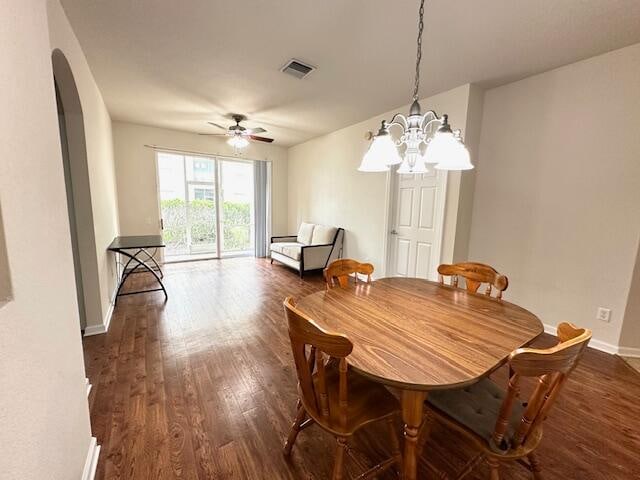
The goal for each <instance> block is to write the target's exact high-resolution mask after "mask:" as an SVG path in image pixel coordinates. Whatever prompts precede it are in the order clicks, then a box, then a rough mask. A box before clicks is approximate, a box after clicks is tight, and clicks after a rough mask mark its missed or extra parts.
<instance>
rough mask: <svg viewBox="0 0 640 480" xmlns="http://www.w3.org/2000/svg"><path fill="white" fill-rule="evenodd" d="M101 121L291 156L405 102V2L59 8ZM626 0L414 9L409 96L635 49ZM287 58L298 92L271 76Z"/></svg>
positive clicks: (637, 13) (410, 12) (408, 14)
mask: <svg viewBox="0 0 640 480" xmlns="http://www.w3.org/2000/svg"><path fill="white" fill-rule="evenodd" d="M62 3H63V5H64V8H65V10H66V12H67V15H68V17H69V20H70V22H71V24H72V26H73V28H74V30H75V32H76V35H77V36H78V39H79V41H80V43H81V45H82V47H83V49H84V52H85V54H86V56H87V59H88V61H89V65H90V66H91V68H92V70H93V73H94V75H95V78H96V81H97V82H98V86H99V87H100V89H101V91H102V94H103V96H104V99H105V101H106V103H107V106H108V108H109V111H110V113H111V115H112V117H113V118H114V119H117V120H126V121H131V122H135V123H142V124H148V125H154V126H160V127H168V128H173V129H178V130H186V131H191V132H203V133H204V132H213V131H214V130H213V128H211V127H208V126H207V125H206V123H205V122H206V121H208V120H211V121H216V122H218V123H223V124H225V125H226V124H228V123H229V121H228V120H225V119H224V118H223V115H224V114H226V113H229V112H239V113H245V114H247V115H248V116H249V118H250V121H249V122H247V126H253V125H256V126H257V125H260V126H262V127H264V128H266V129H267V130H268V134H265V136H273V137H274V138H275V139H276V143H277V144H280V145H293V144H296V143H300V142H302V141H304V140H307V139H309V138H312V137H315V136H318V135H320V134H323V133H326V132H330V131H333V130H336V129H337V128H340V127H343V126H346V125H350V124H352V123H355V122H358V121H361V120H364V119H366V118H369V117H371V116H374V115H376V114H378V113H380V112H384V111H387V110H390V109H393V108H395V107H397V106H399V105H403V104H405V103H408V101H409V100H410V96H411V89H412V82H413V70H414V66H413V63H414V58H415V36H416V31H417V27H416V23H417V7H418V0H395V1H391V0H321V1H319V0H270V1H269V0H246V1H229V0H190V1H185V0H182V1H175V0H92V1H87V0H62ZM639 19H640V1H638V0H482V1H479V0H455V1H451V0H432V1H429V0H427V5H426V21H425V38H424V50H425V52H424V56H423V62H422V76H423V79H422V86H421V89H420V94H421V96H427V95H431V94H434V93H438V92H441V91H445V90H448V89H450V88H453V87H456V86H458V85H462V84H465V83H468V82H476V83H480V84H481V85H484V86H486V87H491V86H496V85H500V84H503V83H507V82H509V81H513V80H515V79H519V78H523V77H526V76H529V75H531V74H533V73H537V72H542V71H545V70H549V69H552V68H555V67H558V66H560V65H564V64H567V63H572V62H575V61H577V60H581V59H584V58H588V57H591V56H593V55H597V54H600V53H604V52H607V51H610V50H614V49H616V48H620V47H623V46H626V45H631V44H633V43H637V42H640V21H639ZM292 57H294V58H297V59H300V60H303V61H307V62H309V63H311V64H313V65H315V66H317V67H318V70H317V71H315V72H314V73H312V74H311V75H310V76H309V77H307V78H306V79H304V80H298V79H296V78H294V77H290V76H287V75H285V74H283V73H281V72H280V71H279V69H280V67H281V66H282V65H283V64H284V63H285V62H286V61H287V60H288V59H289V58H292Z"/></svg>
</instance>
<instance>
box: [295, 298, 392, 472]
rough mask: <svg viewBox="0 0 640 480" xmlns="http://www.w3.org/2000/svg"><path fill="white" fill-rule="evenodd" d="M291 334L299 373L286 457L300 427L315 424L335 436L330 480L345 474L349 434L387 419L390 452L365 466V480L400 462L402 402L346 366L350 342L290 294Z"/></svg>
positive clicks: (351, 346) (349, 449) (348, 451)
mask: <svg viewBox="0 0 640 480" xmlns="http://www.w3.org/2000/svg"><path fill="white" fill-rule="evenodd" d="M284 311H285V315H286V318H287V322H288V324H289V338H290V340H291V348H292V349H293V359H294V362H295V366H296V372H297V376H298V405H297V414H296V418H295V421H294V423H293V425H292V427H291V431H290V432H289V436H288V438H287V441H286V443H285V445H284V454H285V455H286V456H289V455H290V454H291V449H292V447H293V444H294V443H295V441H296V438H297V436H298V433H299V431H300V430H302V429H304V428H306V427H307V426H309V425H311V424H313V423H316V424H317V425H318V426H320V427H321V428H323V429H324V430H326V431H327V432H329V433H331V434H333V435H334V436H335V437H336V440H337V443H338V445H337V450H336V459H335V464H334V467H333V476H332V478H333V480H340V479H342V478H343V470H344V462H345V454H347V453H351V450H352V449H351V447H350V446H349V445H348V441H349V438H350V437H351V436H352V435H353V434H354V433H355V432H356V431H358V430H359V429H360V428H362V427H364V426H365V425H367V424H369V423H372V422H376V421H380V420H385V421H386V423H387V426H388V429H389V434H390V437H391V450H392V456H391V457H390V458H389V459H387V460H384V461H383V462H381V463H379V464H377V465H376V466H374V467H373V468H371V469H369V470H367V471H366V472H365V473H363V474H362V475H360V476H358V477H357V478H358V479H368V478H372V477H374V476H376V475H379V474H380V473H381V472H383V471H385V470H387V469H388V468H390V467H391V466H393V465H397V466H398V467H399V464H400V462H401V455H400V445H399V441H398V436H397V431H396V428H395V426H394V425H395V420H396V414H397V413H398V412H399V409H400V406H399V404H398V401H397V400H396V398H395V397H394V396H393V395H392V394H390V393H389V392H388V391H387V390H386V389H385V388H384V387H383V386H382V385H380V384H378V383H375V382H372V381H371V380H368V379H367V378H365V377H363V376H362V375H359V374H358V373H356V372H355V371H352V370H349V369H348V368H347V360H346V359H347V356H348V355H349V354H350V353H351V350H352V349H353V344H352V343H351V341H350V340H349V339H348V338H347V337H346V336H344V335H340V334H337V333H329V332H327V331H325V330H323V329H322V328H320V327H319V326H318V325H317V324H316V323H314V321H313V320H312V319H311V318H309V317H308V316H306V315H305V314H304V313H302V312H301V311H299V310H297V309H296V306H295V303H294V301H293V299H292V298H291V297H288V298H287V299H285V301H284Z"/></svg>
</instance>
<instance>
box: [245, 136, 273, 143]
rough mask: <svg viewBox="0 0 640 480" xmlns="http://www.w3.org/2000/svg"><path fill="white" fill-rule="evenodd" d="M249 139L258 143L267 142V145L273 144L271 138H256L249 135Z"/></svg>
mask: <svg viewBox="0 0 640 480" xmlns="http://www.w3.org/2000/svg"><path fill="white" fill-rule="evenodd" d="M249 138H250V139H251V140H256V141H258V142H267V143H271V142H273V138H266V137H258V136H256V135H249Z"/></svg>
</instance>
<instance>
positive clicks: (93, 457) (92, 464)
mask: <svg viewBox="0 0 640 480" xmlns="http://www.w3.org/2000/svg"><path fill="white" fill-rule="evenodd" d="M98 456H100V445H98V440H97V439H96V437H91V441H90V442H89V451H88V452H87V459H86V460H85V462H84V470H82V478H81V479H80V480H93V479H94V478H95V476H96V468H97V467H98Z"/></svg>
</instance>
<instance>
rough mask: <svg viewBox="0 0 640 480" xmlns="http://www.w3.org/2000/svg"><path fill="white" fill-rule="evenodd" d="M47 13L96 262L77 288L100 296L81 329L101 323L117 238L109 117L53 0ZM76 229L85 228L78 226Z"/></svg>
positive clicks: (110, 288)
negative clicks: (62, 65) (69, 86)
mask: <svg viewBox="0 0 640 480" xmlns="http://www.w3.org/2000/svg"><path fill="white" fill-rule="evenodd" d="M47 12H48V16H49V41H50V45H51V50H53V49H56V48H57V49H60V51H62V53H63V54H64V55H65V57H66V58H67V61H68V62H69V65H70V66H71V70H72V72H73V76H74V79H75V82H76V86H77V88H78V95H79V96H80V102H81V104H82V113H83V118H84V131H85V142H86V149H87V163H88V165H87V166H88V173H89V186H90V190H91V207H92V209H93V229H94V235H95V248H96V258H97V279H96V280H91V281H89V282H88V284H85V285H83V287H84V288H85V289H90V290H92V291H93V290H97V292H98V293H97V295H98V296H99V298H100V306H99V308H98V309H97V311H95V312H94V311H93V310H91V311H89V309H87V314H88V315H87V326H92V325H102V324H103V323H104V322H105V320H106V318H107V315H108V312H109V309H110V306H111V297H112V295H113V291H114V288H115V284H116V279H115V269H114V265H113V257H112V255H111V254H108V253H107V246H108V245H109V243H111V240H113V237H115V236H116V235H117V234H118V206H117V198H116V183H115V170H114V161H113V139H112V136H111V118H110V117H109V112H108V111H107V108H106V106H105V104H104V101H103V99H102V95H101V94H100V91H99V90H98V87H97V85H96V82H95V80H94V78H93V75H92V74H91V70H90V69H89V65H88V64H87V61H86V59H85V56H84V54H83V52H82V50H81V48H80V44H79V43H78V41H77V39H76V36H75V34H74V33H73V30H72V29H71V26H70V25H69V22H68V20H67V17H66V16H65V13H64V10H63V9H62V7H61V5H60V4H59V3H58V2H57V1H56V0H49V1H48V2H47ZM78 228H79V229H80V228H90V226H88V225H78ZM83 273H84V272H83ZM83 278H84V276H83ZM94 278H95V277H94ZM95 281H97V284H95Z"/></svg>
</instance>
